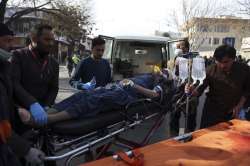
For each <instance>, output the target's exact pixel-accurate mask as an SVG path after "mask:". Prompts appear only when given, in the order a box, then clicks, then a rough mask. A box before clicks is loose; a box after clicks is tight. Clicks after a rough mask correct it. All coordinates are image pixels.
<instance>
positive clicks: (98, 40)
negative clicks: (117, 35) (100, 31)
mask: <svg viewBox="0 0 250 166" xmlns="http://www.w3.org/2000/svg"><path fill="white" fill-rule="evenodd" d="M103 44H105V40H104V39H103V38H101V37H95V38H94V39H93V40H92V47H91V48H92V49H93V48H94V47H95V46H96V45H103Z"/></svg>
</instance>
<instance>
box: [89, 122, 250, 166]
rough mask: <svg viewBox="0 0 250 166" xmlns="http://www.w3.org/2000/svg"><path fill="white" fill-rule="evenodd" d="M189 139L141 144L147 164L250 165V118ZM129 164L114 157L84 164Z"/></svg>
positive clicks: (197, 133)
mask: <svg viewBox="0 0 250 166" xmlns="http://www.w3.org/2000/svg"><path fill="white" fill-rule="evenodd" d="M192 135H193V139H192V140H191V141H189V142H186V143H181V142H178V141H175V140H166V141H162V142H159V143H156V144H152V145H149V146H146V147H144V148H141V149H140V151H141V152H142V153H143V154H144V165H145V166H163V165H164V166H184V165H188V166H189V165H190V166H236V165H237V166H249V165H250V122H248V121H240V120H232V121H229V122H227V123H220V124H218V125H215V126H212V127H210V128H206V129H202V130H198V131H196V132H194V133H193V134H192ZM99 165H105V166H118V165H119V166H127V165H126V164H125V163H124V162H123V161H116V160H114V159H113V158H112V157H109V158H104V159H101V160H98V161H94V162H91V163H87V164H84V166H99Z"/></svg>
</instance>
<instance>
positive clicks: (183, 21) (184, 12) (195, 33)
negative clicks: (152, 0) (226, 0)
mask: <svg viewBox="0 0 250 166" xmlns="http://www.w3.org/2000/svg"><path fill="white" fill-rule="evenodd" d="M180 6H181V11H178V10H174V11H173V12H172V14H170V15H171V17H170V18H171V20H170V22H171V25H172V26H173V27H175V29H176V30H177V31H178V32H179V33H184V37H186V38H188V39H189V41H190V45H191V49H192V50H193V51H196V50H197V49H198V48H199V47H200V46H201V45H202V44H203V43H204V42H205V41H206V40H207V34H208V33H211V31H212V27H211V19H206V18H211V17H216V16H219V15H221V14H222V12H223V11H224V10H223V7H221V6H222V5H221V4H219V3H218V2H217V1H216V0H210V1H205V0H181V3H180Z"/></svg>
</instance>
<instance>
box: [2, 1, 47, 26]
mask: <svg viewBox="0 0 250 166" xmlns="http://www.w3.org/2000/svg"><path fill="white" fill-rule="evenodd" d="M50 3H51V0H44V1H41V0H31V1H28V0H19V1H13V0H3V1H2V2H1V3H0V22H4V21H5V23H6V24H7V25H8V24H10V23H11V22H14V21H16V20H18V19H19V18H21V17H22V16H24V15H27V14H29V13H32V12H36V11H43V12H48V13H50V9H48V8H46V7H45V6H47V5H49V4H50ZM8 4H9V5H8ZM6 7H11V8H13V9H14V10H15V12H14V13H13V14H12V15H11V16H10V18H8V20H5V11H6Z"/></svg>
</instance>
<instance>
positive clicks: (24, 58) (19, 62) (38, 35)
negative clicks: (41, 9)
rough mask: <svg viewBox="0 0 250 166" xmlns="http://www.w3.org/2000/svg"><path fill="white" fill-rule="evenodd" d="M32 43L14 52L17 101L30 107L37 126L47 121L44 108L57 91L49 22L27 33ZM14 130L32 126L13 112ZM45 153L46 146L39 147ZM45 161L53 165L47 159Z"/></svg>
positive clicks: (27, 129)
mask: <svg viewBox="0 0 250 166" xmlns="http://www.w3.org/2000/svg"><path fill="white" fill-rule="evenodd" d="M30 39H31V44H30V45H29V46H28V47H26V48H22V49H19V50H15V51H14V52H13V56H12V58H11V63H12V65H13V78H14V83H15V85H14V88H15V90H14V92H15V93H14V96H15V99H16V104H17V105H19V107H23V108H26V109H28V110H29V112H30V113H31V115H32V117H33V119H34V121H36V123H37V124H38V125H45V124H46V123H47V114H46V112H45V107H49V106H51V105H53V104H54V101H55V99H56V96H57V93H58V77H59V65H58V63H57V61H56V60H55V59H54V58H53V57H52V56H51V54H50V53H51V50H52V47H53V45H54V34H53V30H52V27H51V26H49V25H38V26H36V27H34V29H33V30H32V31H31V33H30ZM14 129H15V131H16V132H18V134H24V133H25V132H27V131H29V130H30V129H31V128H30V127H29V126H27V125H24V124H23V123H22V122H21V120H20V119H19V116H18V115H16V120H15V125H14ZM42 149H43V150H44V151H46V153H49V152H47V148H46V147H43V148H42ZM48 164H51V165H55V163H53V162H52V163H51V162H49V163H48Z"/></svg>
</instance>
